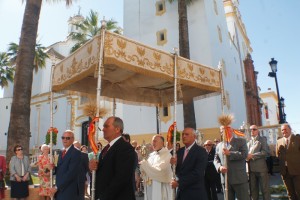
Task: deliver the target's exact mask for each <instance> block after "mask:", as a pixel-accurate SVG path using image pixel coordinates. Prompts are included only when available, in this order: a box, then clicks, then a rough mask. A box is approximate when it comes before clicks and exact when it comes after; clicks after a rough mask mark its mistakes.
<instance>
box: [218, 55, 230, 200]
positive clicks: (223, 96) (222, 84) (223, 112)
mask: <svg viewBox="0 0 300 200" xmlns="http://www.w3.org/2000/svg"><path fill="white" fill-rule="evenodd" d="M218 70H219V75H220V83H221V104H222V105H221V106H222V114H223V115H224V114H225V105H226V96H225V90H224V82H223V76H222V70H223V65H222V63H221V61H220V62H219V64H218ZM224 134H225V129H224V130H223V137H222V140H223V148H226V149H227V144H226V143H227V141H226V137H225V135H224ZM223 160H224V166H225V167H226V168H227V167H228V165H227V156H226V155H223ZM224 181H225V188H224V189H225V191H224V200H228V176H227V173H225V174H224Z"/></svg>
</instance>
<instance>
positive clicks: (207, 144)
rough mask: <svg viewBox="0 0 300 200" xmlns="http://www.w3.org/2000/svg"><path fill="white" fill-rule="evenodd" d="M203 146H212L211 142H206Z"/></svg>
mask: <svg viewBox="0 0 300 200" xmlns="http://www.w3.org/2000/svg"><path fill="white" fill-rule="evenodd" d="M204 146H212V144H206V145H204Z"/></svg>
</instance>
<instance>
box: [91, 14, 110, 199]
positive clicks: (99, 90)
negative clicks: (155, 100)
mask: <svg viewBox="0 0 300 200" xmlns="http://www.w3.org/2000/svg"><path fill="white" fill-rule="evenodd" d="M105 30H106V21H105V19H104V18H103V20H101V33H100V34H101V37H100V40H101V41H100V52H99V66H98V81H97V98H96V99H97V110H96V118H97V119H98V120H96V122H95V130H96V131H97V134H95V138H94V140H95V141H97V140H98V135H99V134H98V133H99V131H100V130H99V111H100V97H101V96H100V95H101V77H102V75H104V68H103V56H104V53H103V52H104V40H105ZM94 159H95V160H96V159H97V155H96V154H94ZM95 184H96V170H93V171H92V189H91V191H92V195H91V196H92V197H91V199H92V200H95V190H96V189H95Z"/></svg>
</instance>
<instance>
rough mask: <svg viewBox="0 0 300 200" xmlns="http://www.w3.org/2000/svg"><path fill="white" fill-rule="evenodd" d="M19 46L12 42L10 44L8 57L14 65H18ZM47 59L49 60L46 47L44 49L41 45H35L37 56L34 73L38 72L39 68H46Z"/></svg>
mask: <svg viewBox="0 0 300 200" xmlns="http://www.w3.org/2000/svg"><path fill="white" fill-rule="evenodd" d="M18 49H19V45H18V44H16V43H14V42H12V43H10V44H9V47H8V52H7V55H8V56H9V57H10V61H11V64H12V65H15V64H16V60H17V55H18ZM46 58H49V56H48V54H47V53H46V47H43V46H42V45H41V44H39V43H37V44H36V45H35V56H34V61H33V67H34V71H35V72H38V69H39V68H41V69H42V68H44V67H46Z"/></svg>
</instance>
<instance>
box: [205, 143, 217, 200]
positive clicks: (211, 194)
mask: <svg viewBox="0 0 300 200" xmlns="http://www.w3.org/2000/svg"><path fill="white" fill-rule="evenodd" d="M204 148H205V150H206V152H207V155H208V164H207V167H206V170H205V187H206V193H207V197H208V199H209V200H218V196H217V176H219V174H218V172H217V170H216V168H215V165H214V159H215V153H216V150H215V148H213V142H212V141H211V140H206V141H205V142H204Z"/></svg>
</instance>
